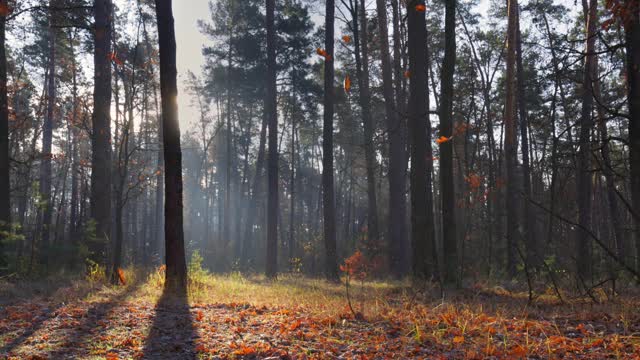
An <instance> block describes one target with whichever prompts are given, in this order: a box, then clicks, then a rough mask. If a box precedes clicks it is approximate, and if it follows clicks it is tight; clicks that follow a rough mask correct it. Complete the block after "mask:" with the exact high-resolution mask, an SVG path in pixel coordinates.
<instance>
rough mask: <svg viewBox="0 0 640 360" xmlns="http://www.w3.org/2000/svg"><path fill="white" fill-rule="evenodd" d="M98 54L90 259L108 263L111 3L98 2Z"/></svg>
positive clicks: (96, 43) (96, 30) (94, 95)
mask: <svg viewBox="0 0 640 360" xmlns="http://www.w3.org/2000/svg"><path fill="white" fill-rule="evenodd" d="M94 11H95V34H94V41H95V45H94V46H95V54H94V71H95V72H94V78H95V83H94V91H93V104H94V105H93V106H94V109H93V116H92V123H93V131H92V142H91V148H92V162H91V217H92V218H93V220H94V221H95V229H96V234H95V235H96V243H95V244H90V248H89V250H90V251H91V257H92V259H93V260H94V261H96V262H98V263H104V262H105V260H106V259H105V255H106V254H105V250H106V244H108V241H109V239H110V238H111V236H110V234H111V64H110V56H111V18H112V4H111V0H95V1H94Z"/></svg>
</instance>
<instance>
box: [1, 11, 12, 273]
mask: <svg viewBox="0 0 640 360" xmlns="http://www.w3.org/2000/svg"><path fill="white" fill-rule="evenodd" d="M0 5H1V6H3V7H4V8H8V4H7V0H0ZM5 29H6V15H0V230H3V231H0V233H1V234H5V231H6V230H7V229H9V227H10V224H11V191H10V189H11V181H10V179H9V174H10V162H9V161H10V160H9V158H10V156H9V102H8V99H7V49H6V44H5V40H6V30H5ZM4 240H6V239H5V235H2V236H0V272H2V271H3V270H2V269H3V268H4V267H5V265H6V264H7V262H8V259H6V256H5V254H4V251H5V249H3V245H2V243H3V242H4Z"/></svg>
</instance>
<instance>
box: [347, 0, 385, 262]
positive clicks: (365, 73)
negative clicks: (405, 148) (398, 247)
mask: <svg viewBox="0 0 640 360" xmlns="http://www.w3.org/2000/svg"><path fill="white" fill-rule="evenodd" d="M358 1H360V5H358ZM365 6H366V3H365V1H364V0H356V3H355V4H354V6H353V11H352V14H351V15H352V16H353V39H354V44H355V55H356V71H357V77H358V89H359V90H360V96H359V100H360V110H361V112H362V124H363V127H364V141H363V142H364V157H365V164H366V170H367V209H368V216H367V220H368V233H367V239H368V243H367V244H366V245H367V247H368V249H367V250H368V251H369V252H370V253H371V254H378V253H379V251H381V250H382V249H381V248H380V233H379V230H378V201H377V198H376V178H375V171H376V158H375V147H374V139H373V137H374V131H375V130H374V129H375V125H374V124H373V119H372V117H371V93H370V89H369V45H368V43H367V42H368V41H369V39H368V38H369V36H368V31H367V30H368V29H367V13H366V7H365ZM359 7H360V9H359ZM358 11H359V13H358ZM360 27H361V28H362V29H361V30H360ZM361 50H362V52H361Z"/></svg>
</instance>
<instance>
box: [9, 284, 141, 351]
mask: <svg viewBox="0 0 640 360" xmlns="http://www.w3.org/2000/svg"><path fill="white" fill-rule="evenodd" d="M140 285H141V284H140V283H136V284H132V285H130V286H129V287H127V288H126V289H124V290H123V291H122V292H120V293H118V294H114V295H113V296H110V297H109V298H107V299H106V300H104V301H100V302H97V303H96V304H94V305H93V306H91V307H90V308H89V309H88V310H87V313H86V315H84V316H83V319H82V321H81V322H80V323H79V324H77V325H75V326H74V327H73V329H69V332H68V334H67V335H66V336H65V337H64V339H63V341H62V342H61V344H63V345H64V347H63V348H57V349H55V350H53V351H51V352H50V353H49V354H48V355H50V356H53V357H54V358H55V357H56V354H59V355H60V354H63V353H66V352H67V351H68V350H69V348H70V347H71V348H74V349H77V348H78V345H79V344H81V343H83V342H84V341H85V340H86V339H87V338H88V337H89V336H91V335H94V333H95V330H96V329H95V327H96V326H97V322H98V321H100V320H102V319H104V318H105V316H106V315H107V314H108V313H109V312H110V311H111V310H112V309H113V308H114V307H115V306H117V305H118V304H120V303H122V301H123V300H124V299H126V298H127V296H129V295H130V294H132V293H133V292H135V291H136V290H137V289H138V288H139V286H140ZM86 294H88V292H87V293H85V294H84V295H86ZM78 301H83V300H82V296H79V297H78ZM64 306H65V304H64V302H62V303H60V304H59V305H58V306H56V307H55V308H54V309H52V310H51V309H48V308H47V309H44V310H43V312H42V313H41V314H40V315H38V316H36V317H35V318H34V321H33V322H32V323H31V326H30V327H29V329H28V330H26V331H25V332H24V333H22V334H21V335H20V336H18V337H16V338H15V339H13V340H12V341H10V342H9V343H7V344H5V345H4V346H3V347H2V348H0V355H2V354H9V353H10V352H11V351H13V350H15V349H16V348H18V347H19V346H21V345H22V344H23V343H25V342H27V340H29V338H31V337H32V336H33V335H34V334H35V333H36V332H38V330H40V329H41V328H42V327H43V326H44V324H45V323H46V322H47V321H49V320H54V319H56V318H57V317H59V316H61V315H64V314H61V311H62V308H64ZM74 317H75V315H74Z"/></svg>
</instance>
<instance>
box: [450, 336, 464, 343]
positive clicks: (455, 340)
mask: <svg viewBox="0 0 640 360" xmlns="http://www.w3.org/2000/svg"><path fill="white" fill-rule="evenodd" d="M453 343H454V344H463V343H464V336H455V337H454V338H453Z"/></svg>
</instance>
